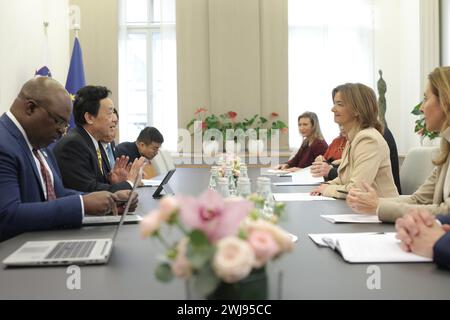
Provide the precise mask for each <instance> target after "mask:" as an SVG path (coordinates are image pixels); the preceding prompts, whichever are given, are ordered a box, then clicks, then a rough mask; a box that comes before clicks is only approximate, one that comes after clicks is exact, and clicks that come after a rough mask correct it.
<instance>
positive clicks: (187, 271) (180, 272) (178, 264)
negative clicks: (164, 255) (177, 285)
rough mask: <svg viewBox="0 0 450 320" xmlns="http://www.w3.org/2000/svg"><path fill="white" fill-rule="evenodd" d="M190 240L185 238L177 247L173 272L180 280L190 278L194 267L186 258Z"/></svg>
mask: <svg viewBox="0 0 450 320" xmlns="http://www.w3.org/2000/svg"><path fill="white" fill-rule="evenodd" d="M188 241H189V240H188V238H183V239H181V240H180V242H178V245H177V256H176V258H175V260H174V262H173V263H172V272H173V274H174V275H175V276H176V277H178V278H189V277H190V276H191V274H192V266H191V264H190V263H189V260H188V259H187V258H186V247H187V244H188Z"/></svg>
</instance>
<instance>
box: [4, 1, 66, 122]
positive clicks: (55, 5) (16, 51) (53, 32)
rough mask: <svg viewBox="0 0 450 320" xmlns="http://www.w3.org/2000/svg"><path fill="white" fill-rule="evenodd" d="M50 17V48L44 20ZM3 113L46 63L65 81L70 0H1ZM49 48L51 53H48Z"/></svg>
mask: <svg viewBox="0 0 450 320" xmlns="http://www.w3.org/2000/svg"><path fill="white" fill-rule="evenodd" d="M44 20H46V21H49V27H48V49H46V45H45V43H46V40H45V39H46V37H45V33H44V27H43V21H44ZM0 44H1V50H0V114H2V113H3V112H5V111H7V110H8V109H9V107H10V105H11V103H12V101H13V99H14V97H15V96H16V95H17V93H18V91H19V90H20V87H21V86H22V84H23V83H24V82H25V81H27V80H28V79H31V78H32V77H33V76H34V72H35V71H36V69H38V68H40V67H41V66H43V65H47V66H48V67H49V68H50V70H51V72H52V75H53V77H54V78H55V79H56V80H58V81H60V82H61V83H62V84H63V85H65V82H66V77H67V71H68V68H69V61H70V50H71V49H69V30H68V0H14V1H10V0H0ZM46 52H48V54H46Z"/></svg>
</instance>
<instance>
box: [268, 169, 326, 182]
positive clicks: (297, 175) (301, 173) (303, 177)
mask: <svg viewBox="0 0 450 320" xmlns="http://www.w3.org/2000/svg"><path fill="white" fill-rule="evenodd" d="M284 176H286V175H284ZM290 176H291V177H292V181H290V182H275V183H274V185H276V186H315V185H319V184H321V183H323V182H324V181H323V178H322V177H318V178H316V177H313V176H312V174H311V170H310V167H308V168H304V169H301V170H298V171H295V172H292V173H291V175H290Z"/></svg>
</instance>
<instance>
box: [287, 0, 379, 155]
mask: <svg viewBox="0 0 450 320" xmlns="http://www.w3.org/2000/svg"><path fill="white" fill-rule="evenodd" d="M288 5H289V10H288V12H289V17H288V19H289V146H290V147H291V148H298V147H299V145H300V143H301V138H300V136H299V133H298V129H297V118H298V116H299V115H300V114H301V113H303V112H304V111H313V112H316V113H317V115H318V117H319V121H320V125H321V128H322V133H323V134H324V136H325V139H326V141H327V142H328V143H331V141H332V140H333V139H334V138H335V137H336V136H337V135H338V134H339V129H338V127H337V125H336V124H335V123H334V121H333V115H332V112H331V108H332V105H333V104H332V99H331V91H332V89H333V88H334V87H336V86H337V85H339V84H342V83H345V82H362V83H364V84H367V85H369V86H371V87H372V88H373V87H374V67H373V64H374V63H373V60H374V48H373V37H374V35H373V32H374V8H373V7H374V4H373V0H340V1H335V0H315V1H310V0H289V4H288Z"/></svg>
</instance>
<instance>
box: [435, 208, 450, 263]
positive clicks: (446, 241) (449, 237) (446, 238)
mask: <svg viewBox="0 0 450 320" xmlns="http://www.w3.org/2000/svg"><path fill="white" fill-rule="evenodd" d="M438 218H439V220H440V221H441V222H442V224H450V215H448V216H440V217H438ZM433 259H434V262H435V263H436V264H437V265H438V266H440V267H442V268H447V269H450V232H447V233H446V234H444V235H443V236H442V237H441V238H440V239H439V240H438V241H436V243H435V244H434V247H433Z"/></svg>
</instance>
